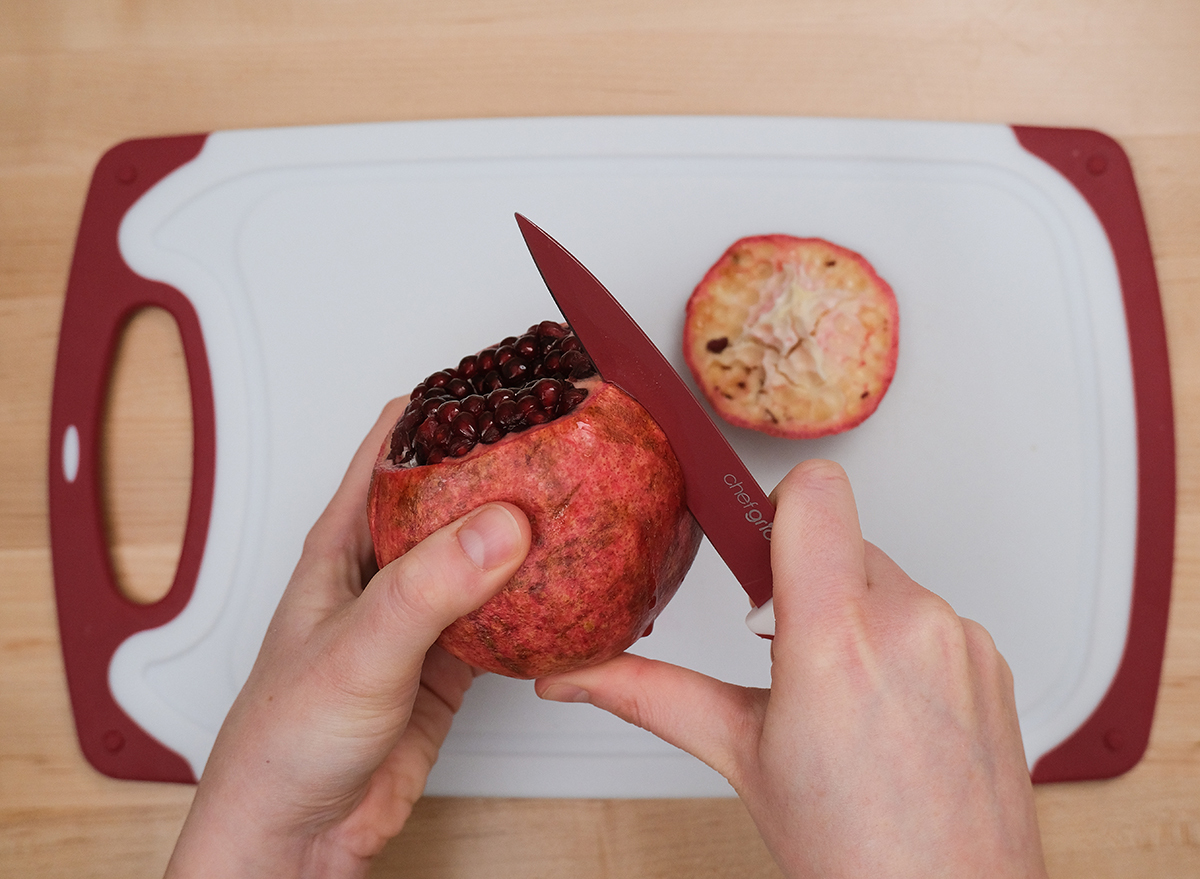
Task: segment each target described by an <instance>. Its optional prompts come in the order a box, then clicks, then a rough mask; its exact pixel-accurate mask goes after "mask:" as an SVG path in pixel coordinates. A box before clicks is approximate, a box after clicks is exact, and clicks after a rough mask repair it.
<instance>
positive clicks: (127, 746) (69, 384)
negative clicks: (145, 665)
mask: <svg viewBox="0 0 1200 879" xmlns="http://www.w3.org/2000/svg"><path fill="white" fill-rule="evenodd" d="M1013 131H1014V133H1015V134H1016V137H1017V139H1018V141H1019V142H1020V143H1021V145H1022V146H1023V147H1024V148H1025V149H1027V150H1028V151H1029V152H1031V153H1033V154H1034V155H1036V156H1038V157H1040V158H1041V159H1043V160H1044V161H1046V162H1047V163H1048V164H1049V165H1051V166H1052V167H1054V168H1055V169H1056V170H1057V171H1058V172H1059V173H1060V174H1062V175H1063V176H1064V177H1065V178H1066V179H1067V180H1068V181H1070V182H1071V183H1072V184H1073V185H1074V186H1075V187H1076V188H1077V189H1078V190H1079V191H1080V193H1081V194H1082V195H1083V197H1084V198H1085V199H1086V200H1087V202H1088V204H1089V205H1090V206H1091V207H1092V209H1093V211H1094V212H1095V213H1096V215H1097V217H1098V219H1099V220H1100V223H1101V225H1102V226H1103V228H1104V230H1105V233H1106V234H1107V236H1108V240H1109V243H1110V245H1111V247H1112V250H1113V254H1114V258H1115V261H1116V265H1117V271H1118V276H1119V280H1120V284H1121V290H1122V295H1123V297H1124V304H1125V315H1126V326H1127V329H1128V333H1129V342H1130V351H1131V360H1132V363H1131V365H1132V373H1133V385H1134V402H1135V407H1136V415H1137V448H1138V515H1137V534H1136V552H1135V563H1134V578H1133V592H1132V603H1131V610H1130V621H1129V632H1128V635H1127V638H1126V643H1125V650H1124V654H1123V656H1122V659H1121V663H1120V666H1119V668H1118V669H1117V672H1116V674H1115V675H1114V677H1113V680H1112V683H1111V685H1110V687H1109V690H1108V692H1107V694H1106V695H1105V696H1104V698H1103V699H1102V700H1101V702H1100V704H1099V705H1098V706H1097V708H1096V710H1095V711H1094V712H1093V713H1092V715H1091V717H1090V718H1089V719H1088V720H1087V721H1085V722H1084V724H1083V725H1082V726H1080V728H1079V729H1078V730H1077V731H1076V732H1075V733H1074V734H1073V735H1071V736H1070V737H1069V738H1068V739H1067V740H1066V741H1064V742H1062V743H1061V744H1059V745H1058V746H1057V747H1055V748H1054V749H1053V750H1051V751H1050V752H1048V753H1047V754H1045V755H1044V756H1043V757H1042V758H1041V759H1040V760H1039V761H1038V762H1037V765H1036V766H1035V767H1034V769H1033V780H1034V782H1036V783H1045V782H1054V781H1069V780H1084V779H1099V778H1110V777H1113V776H1117V775H1120V774H1122V773H1124V772H1126V771H1128V770H1129V769H1131V768H1132V767H1133V766H1134V765H1136V764H1137V762H1138V761H1139V760H1140V759H1141V757H1142V755H1143V754H1144V753H1145V750H1146V746H1147V744H1148V742H1149V737H1150V728H1151V724H1152V721H1153V715H1154V706H1155V702H1156V699H1157V695H1158V683H1159V678H1160V675H1161V671H1162V659H1163V649H1164V645H1165V641H1166V628H1167V617H1168V610H1169V605H1170V592H1171V576H1172V567H1173V558H1174V532H1175V528H1174V526H1175V436H1174V421H1173V409H1172V400H1171V385H1170V371H1169V363H1168V358H1167V346H1166V333H1165V329H1164V322H1163V315H1162V306H1161V301H1160V298H1159V292H1158V283H1157V279H1156V275H1155V272H1154V263H1153V258H1152V254H1151V250H1150V240H1149V237H1148V235H1147V232H1146V225H1145V220H1144V217H1143V214H1142V209H1141V202H1140V200H1139V198H1138V194H1137V187H1136V184H1135V182H1134V178H1133V170H1132V167H1131V166H1130V163H1129V160H1128V157H1127V156H1126V154H1125V152H1124V150H1123V149H1122V148H1121V146H1120V145H1119V144H1118V143H1117V142H1116V141H1115V140H1113V139H1112V138H1110V137H1108V136H1107V135H1104V134H1102V133H1100V132H1097V131H1091V130H1086V129H1062V128H1039V127H1027V126H1014V127H1013ZM206 138H207V135H203V134H200V135H187V136H179V137H163V138H148V139H140V140H131V141H126V142H124V143H121V144H118V145H117V146H115V147H113V148H112V149H111V150H109V151H108V152H107V153H106V154H105V155H104V156H103V157H102V158H101V159H100V161H99V162H98V164H97V166H96V170H95V172H94V174H93V177H92V183H91V187H90V189H89V190H88V196H87V201H86V203H85V205H84V210H83V216H82V219H81V222H80V227H79V235H78V238H77V240H76V247H75V255H74V260H73V262H72V266H71V273H70V276H69V279H68V284H67V294H66V301H65V303H64V307H63V319H62V327H61V331H60V337H59V348H58V359H57V363H56V367H55V381H54V392H53V403H52V411H51V426H50V456H49V460H50V472H49V501H50V536H51V553H52V559H53V566H54V581H55V595H56V599H57V605H58V617H59V628H60V632H61V636H62V650H63V660H64V665H65V668H66V675H67V685H68V689H69V691H70V697H71V705H72V710H73V713H74V716H75V726H76V732H77V735H78V738H79V742H80V747H81V749H82V751H83V753H84V756H85V757H86V758H87V760H88V762H89V763H91V764H92V766H93V767H95V768H96V769H97V770H98V771H100V772H101V773H103V774H105V775H108V776H111V777H114V778H124V779H137V780H156V781H174V782H184V783H189V782H191V783H194V782H195V780H196V779H195V776H194V774H193V772H192V771H191V769H190V767H189V766H188V764H187V762H186V761H185V760H184V759H183V758H182V757H181V756H180V755H179V754H177V753H175V752H174V751H172V750H170V749H168V748H167V747H165V746H164V745H162V744H161V743H160V742H158V741H157V740H156V739H154V738H152V737H151V736H149V735H147V734H146V733H145V732H144V731H143V730H142V729H141V728H140V727H139V726H138V725H137V724H136V723H135V722H134V721H133V720H132V719H130V718H129V716H128V715H127V714H126V713H125V712H124V711H122V710H121V708H120V706H118V705H117V703H116V701H115V699H114V698H113V696H112V692H111V690H110V689H109V685H108V668H109V664H110V662H111V660H112V656H113V654H114V652H115V651H116V649H117V648H118V647H119V646H120V644H121V643H122V642H123V641H125V640H126V639H127V638H129V637H130V636H131V635H133V634H135V633H136V632H139V631H142V630H145V629H151V628H156V627H158V626H161V625H164V624H165V623H167V622H168V621H170V620H171V619H173V618H174V617H175V616H177V615H178V614H179V613H180V612H181V611H182V610H183V608H184V607H186V606H187V603H188V600H189V599H190V598H191V594H192V590H193V587H194V586H195V582H196V577H197V574H198V571H199V567H200V559H201V557H202V555H203V550H204V542H205V539H206V535H207V531H208V523H209V516H210V513H211V507H212V496H213V484H214V476H215V461H216V430H215V419H214V406H213V391H212V380H211V376H210V373H209V369H208V361H207V356H206V353H205V345H204V339H203V336H202V334H201V330H200V325H199V321H198V319H197V317H196V313H195V310H194V309H193V307H192V305H191V303H190V302H189V301H188V300H187V298H186V297H185V296H184V295H183V294H182V293H180V292H179V291H178V290H176V289H174V288H173V287H170V286H169V285H165V284H161V283H158V282H154V281H149V280H146V279H145V278H142V277H140V276H138V275H136V274H134V273H133V272H132V271H131V270H130V269H129V267H128V266H127V265H126V264H125V262H124V260H123V259H122V257H121V255H120V250H119V247H118V242H117V234H118V229H119V227H120V223H121V220H122V218H123V217H124V216H125V213H126V211H128V210H129V208H130V207H131V206H132V205H133V204H134V203H135V202H136V201H137V200H138V198H140V197H141V196H142V194H143V193H145V192H147V191H148V190H149V189H150V188H151V187H153V186H154V184H156V183H157V182H158V181H159V180H161V179H162V178H164V177H165V176H167V175H168V174H169V173H171V172H172V171H174V170H175V169H176V168H179V167H180V166H182V165H184V164H186V163H187V162H189V161H191V160H192V159H194V158H195V157H196V155H197V154H199V152H200V150H201V148H202V147H203V145H204V142H205V140H206ZM149 306H159V307H162V308H164V309H166V310H167V311H168V312H169V313H170V314H171V315H172V316H173V317H174V319H175V321H176V323H177V324H178V326H179V332H180V336H181V338H182V341H183V348H184V356H185V361H186V364H187V370H188V378H189V383H190V390H191V397H192V410H193V425H194V437H193V460H194V463H193V477H192V493H191V501H190V505H189V511H188V519H187V526H186V529H185V534H184V540H183V546H182V550H181V555H180V561H179V567H178V569H177V571H176V575H175V579H174V582H173V583H172V586H171V588H170V590H169V591H168V592H167V594H166V595H165V596H164V597H163V598H162V599H161V600H160V601H158V602H156V603H154V604H150V605H139V604H136V603H134V602H132V601H130V600H128V599H127V598H125V597H124V596H123V595H122V594H121V592H120V590H119V588H118V586H117V583H116V577H115V574H114V572H113V567H112V563H111V558H110V556H109V550H108V544H107V537H106V529H105V526H104V521H103V504H102V501H101V486H100V474H99V463H100V440H101V429H102V419H103V412H104V405H105V396H106V393H107V388H108V378H109V375H110V373H111V370H112V365H113V357H114V353H115V350H116V343H117V342H118V340H119V339H120V336H121V333H122V332H123V330H124V327H125V325H126V323H127V322H128V320H129V319H130V318H131V317H132V316H133V315H134V314H135V313H136V312H137V311H139V310H140V309H142V308H145V307H149ZM72 427H73V428H74V429H75V430H76V431H77V432H78V437H79V458H78V469H77V472H76V474H75V475H74V478H73V479H71V480H68V479H67V476H66V472H65V469H64V466H63V461H64V451H63V450H64V442H65V437H66V435H67V433H68V431H69V429H70V428H72Z"/></svg>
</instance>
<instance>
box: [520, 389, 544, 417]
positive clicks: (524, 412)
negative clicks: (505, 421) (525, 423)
mask: <svg viewBox="0 0 1200 879" xmlns="http://www.w3.org/2000/svg"><path fill="white" fill-rule="evenodd" d="M541 409H542V404H541V403H539V402H538V399H537V397H535V396H534V395H533V394H525V395H524V396H521V397H518V398H517V411H519V412H520V413H521V417H522V418H525V419H526V420H528V418H529V416H530V415H531V414H532V413H534V412H540V411H541Z"/></svg>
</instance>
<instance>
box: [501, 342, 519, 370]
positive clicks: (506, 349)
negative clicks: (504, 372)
mask: <svg viewBox="0 0 1200 879" xmlns="http://www.w3.org/2000/svg"><path fill="white" fill-rule="evenodd" d="M513 341H514V342H515V341H516V339H513ZM516 356H517V349H516V348H514V347H513V346H512V344H511V343H508V344H504V345H501V346H500V347H499V348H497V349H496V366H498V367H502V366H504V364H506V363H508V361H510V360H512V359H513V358H514V357H516Z"/></svg>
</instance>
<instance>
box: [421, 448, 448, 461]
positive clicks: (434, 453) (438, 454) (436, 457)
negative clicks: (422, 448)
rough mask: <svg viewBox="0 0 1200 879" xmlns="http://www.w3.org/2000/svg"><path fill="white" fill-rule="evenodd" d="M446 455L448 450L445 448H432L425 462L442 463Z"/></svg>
mask: <svg viewBox="0 0 1200 879" xmlns="http://www.w3.org/2000/svg"><path fill="white" fill-rule="evenodd" d="M445 457H446V452H445V450H444V449H440V448H438V449H430V450H429V454H428V455H426V456H425V463H426V464H437V463H440V462H441V461H442V460H443V459H444V458H445Z"/></svg>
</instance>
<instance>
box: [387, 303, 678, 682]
mask: <svg viewBox="0 0 1200 879" xmlns="http://www.w3.org/2000/svg"><path fill="white" fill-rule="evenodd" d="M530 335H532V336H534V337H535V340H534V341H535V343H536V344H535V345H534V347H535V349H538V350H535V352H534V353H532V354H530V355H529V356H528V357H527V358H526V359H527V360H529V361H530V364H529V369H528V370H527V374H525V373H523V374H522V375H518V376H516V377H514V378H505V377H504V376H501V380H502V381H503V382H507V383H508V385H507V387H506V388H505V390H508V391H511V392H512V393H511V396H506V395H504V394H498V395H497V396H496V398H495V399H493V400H492V401H491V402H490V403H489V402H488V400H487V399H486V397H487V396H488V395H491V394H492V393H493V391H494V390H495V389H493V391H488V394H487V395H485V394H482V393H479V391H482V390H486V387H480V386H479V384H478V382H479V381H480V380H481V379H482V378H483V377H484V376H485V375H488V374H490V373H491V372H493V371H494V370H493V369H491V368H490V365H491V364H489V369H487V370H486V371H482V370H475V371H472V369H471V366H470V362H471V361H472V359H473V358H474V360H475V363H476V365H477V364H478V360H479V358H480V357H481V356H483V355H487V357H485V363H488V362H489V358H494V355H490V354H488V352H494V351H497V350H500V349H502V348H505V347H509V348H515V347H517V344H516V343H517V342H519V341H520V340H522V339H524V340H525V342H524V347H525V349H526V350H528V348H529V347H530V345H529V341H530V340H529V339H527V338H526V337H527V336H530ZM543 336H544V337H547V338H548V339H549V340H548V341H547V340H546V339H543V338H542V337H543ZM556 338H557V339H558V340H560V341H559V342H558V343H555V341H554V339H556ZM567 339H574V336H573V334H571V333H569V331H567V332H563V328H562V327H561V326H560V325H558V324H551V323H543V324H541V325H539V327H531V328H530V332H529V333H526V334H525V336H522V337H518V339H516V340H513V339H508V340H505V342H506V343H508V344H507V345H505V344H503V343H502V345H500V346H497V348H494V349H485V351H484V352H480V354H478V355H472V356H471V357H468V358H464V359H463V361H462V363H460V366H459V368H458V369H453V370H443V371H441V372H439V373H435V374H434V376H431V377H430V379H432V383H431V381H430V380H426V382H422V384H421V385H418V388H417V393H416V399H414V400H413V402H412V403H410V406H409V408H408V409H407V410H406V414H405V415H404V416H402V417H401V418H400V420H399V421H398V422H397V424H396V426H395V427H394V428H393V429H392V432H391V434H390V435H389V437H388V438H387V440H385V442H384V445H383V448H382V449H381V450H380V454H379V458H378V460H377V462H376V465H375V471H374V474H373V476H372V480H371V488H370V493H369V497H368V518H369V521H370V525H371V534H372V538H373V540H374V542H375V553H376V558H377V560H378V562H379V564H380V565H381V566H382V565H385V564H387V563H388V562H389V561H391V560H392V559H394V558H397V557H399V556H400V555H402V554H404V553H405V552H407V551H408V550H409V549H411V548H412V547H413V546H415V545H416V544H417V543H418V542H420V541H421V540H422V539H424V538H425V537H426V536H428V535H429V534H431V533H433V532H434V531H436V530H437V529H438V528H441V527H442V526H443V525H446V524H448V523H450V522H452V521H454V520H455V519H457V518H459V517H460V516H462V515H464V514H466V513H467V512H469V511H471V510H473V509H475V508H476V507H478V506H480V505H481V504H484V503H487V502H489V501H507V502H509V503H513V504H515V505H516V506H518V507H520V508H521V509H522V510H523V511H524V512H525V514H526V515H527V516H528V517H529V521H530V525H531V532H532V541H531V547H530V552H529V555H528V557H527V558H526V560H525V562H524V564H522V566H521V567H520V569H519V570H518V571H517V572H516V574H515V575H514V576H513V577H512V579H511V580H510V581H509V583H508V584H507V585H506V586H505V587H504V589H503V590H501V592H500V593H499V594H497V595H496V596H494V597H493V598H492V599H491V600H489V601H488V602H487V603H486V604H485V605H484V606H483V607H481V608H480V609H479V610H477V611H475V612H474V613H471V614H468V615H467V616H464V617H462V618H461V619H459V620H457V621H456V622H454V623H453V624H451V625H450V626H449V627H448V628H447V629H446V630H445V631H444V632H443V633H442V635H441V637H440V638H439V643H440V644H441V645H442V646H443V647H445V648H446V649H447V650H448V651H449V652H451V653H452V654H454V655H455V656H457V657H459V658H460V659H462V660H463V661H465V662H468V663H470V664H471V665H474V666H476V667H478V668H482V669H484V670H487V671H493V672H498V673H500V674H504V675H507V676H509V677H518V678H533V677H541V676H543V675H547V674H552V673H555V672H559V671H567V670H569V669H572V668H579V667H581V666H584V665H590V664H594V663H597V662H601V661H603V660H605V659H609V658H611V657H613V656H616V655H617V654H619V653H621V652H622V651H623V650H625V649H626V648H627V647H629V646H630V645H631V644H633V643H634V642H635V641H636V640H637V639H638V638H639V637H641V636H642V634H643V633H644V632H646V630H647V629H648V628H649V627H650V625H651V623H652V622H653V621H654V619H655V618H656V617H657V616H658V614H659V613H660V612H661V611H662V609H663V608H664V607H665V606H666V604H667V602H668V601H670V599H671V597H672V596H673V595H674V594H675V591H676V590H677V589H678V588H679V584H680V583H681V582H682V580H683V577H684V575H685V574H686V573H687V571H688V569H689V568H690V567H691V564H692V561H693V559H694V558H695V554H696V550H697V549H698V547H699V544H700V538H701V532H700V529H699V527H698V526H697V525H696V522H695V520H694V519H693V518H692V516H691V514H690V513H689V512H688V509H687V499H686V497H685V494H684V485H683V474H682V472H681V471H680V469H679V464H678V462H677V461H676V459H675V456H674V453H673V452H672V451H671V448H670V446H669V444H668V443H667V439H666V437H665V435H664V434H663V433H662V431H661V429H660V428H659V427H658V425H657V424H656V423H655V422H654V420H653V419H652V418H651V417H650V415H649V413H647V412H646V411H645V410H644V409H643V408H642V407H641V406H640V405H638V404H637V403H636V402H635V401H634V400H633V399H632V398H631V397H629V396H628V395H627V394H625V393H624V392H623V391H622V390H620V389H619V388H617V387H616V386H615V385H612V384H610V383H606V382H604V381H603V380H602V379H601V378H600V377H599V376H598V375H596V374H595V369H594V367H592V365H591V361H590V360H589V359H587V357H586V353H584V352H582V349H581V348H580V347H578V345H577V341H576V342H567V343H566V344H567V349H568V350H572V351H579V352H580V357H581V358H582V362H580V358H577V357H574V356H572V357H570V358H568V363H567V366H566V368H563V367H562V365H561V360H562V356H560V357H558V358H555V357H554V356H553V355H554V354H555V353H556V352H559V353H561V354H562V355H563V356H565V352H562V341H565V340H567ZM547 354H549V355H551V356H550V357H549V358H547V357H546V355H547ZM547 359H549V361H550V364H551V366H550V367H547V365H546V361H547ZM514 371H515V372H520V370H509V372H514ZM463 373H470V374H469V375H468V376H467V377H466V379H465V383H466V384H468V385H470V386H471V387H470V388H463V387H462V385H461V384H458V383H456V384H455V385H454V392H455V393H457V394H458V396H454V395H453V394H452V393H450V392H447V391H438V393H439V394H442V396H434V397H432V398H431V396H430V388H431V387H433V386H434V385H440V386H441V387H442V388H445V387H447V386H449V385H450V384H451V382H453V381H454V379H462V378H463ZM535 373H540V374H535ZM547 373H553V375H547ZM435 376H436V378H435ZM547 378H553V379H554V380H555V381H558V382H560V383H561V386H560V385H547V384H545V382H546V380H547ZM493 381H494V380H493ZM539 383H541V390H540V391H537V390H534V388H535V387H537V386H538V385H539ZM448 393H450V396H449V397H447V396H445V395H446V394H448ZM470 397H484V398H485V400H484V408H483V410H482V411H483V412H490V413H491V416H490V417H484V416H482V415H480V414H474V415H473V418H474V422H473V424H472V426H471V427H470V429H468V427H467V426H466V423H467V420H466V419H463V418H461V416H462V414H463V412H464V411H469V410H468V409H466V408H465V407H464V406H461V405H460V406H459V408H458V409H457V410H454V408H453V407H448V408H446V409H443V406H445V403H446V402H447V401H448V400H450V399H452V400H457V401H460V402H462V401H465V400H467V399H468V398H470ZM530 397H532V398H533V401H530V399H529V398H530ZM431 399H432V400H433V402H429V401H430V400H431ZM522 400H525V401H526V402H525V403H524V404H522V403H521V402H520V401H522ZM543 400H548V401H549V404H548V405H546V404H544V403H543ZM535 401H536V404H537V405H536V406H535V405H534V402H535ZM506 402H507V403H508V404H513V405H505V406H504V408H503V410H502V412H501V411H498V410H499V409H500V405H501V403H506ZM471 405H472V407H478V405H479V402H478V400H476V401H473V402H472V404H471ZM489 405H490V406H491V408H488V407H489ZM514 406H515V408H516V411H517V412H518V413H521V412H522V411H523V412H524V414H521V415H520V416H519V417H518V415H514V412H513V407H514ZM439 411H441V412H442V413H443V414H442V415H441V416H440V417H439V416H438V414H437V413H438V412H439ZM414 413H418V414H414ZM529 413H534V414H533V415H532V416H530V414H529ZM501 415H503V417H500V416H501ZM431 416H432V417H433V419H434V426H433V427H425V428H422V426H421V425H422V424H427V423H428V422H429V419H430V417H431ZM406 419H407V420H406ZM500 422H503V423H504V424H503V428H504V430H505V431H506V432H504V433H502V434H500V435H496V432H495V431H493V430H492V428H497V430H499V429H500V427H501V425H500ZM455 424H458V425H459V426H460V428H459V429H458V430H457V431H456V430H455V429H454V428H453V427H452V428H451V429H450V430H449V431H446V430H439V428H440V427H441V426H442V425H455ZM481 424H482V426H481ZM472 430H473V431H474V438H475V440H476V441H475V442H474V443H472V444H470V446H469V447H468V448H463V443H462V442H456V438H462V437H463V436H466V435H468V434H471V432H472ZM435 433H436V434H437V436H436V437H435V436H434V434H435ZM485 433H486V436H485ZM418 434H420V435H421V437H423V439H421V440H420V441H418V440H417V437H418ZM421 461H425V463H421Z"/></svg>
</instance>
